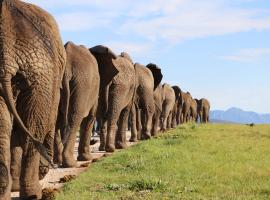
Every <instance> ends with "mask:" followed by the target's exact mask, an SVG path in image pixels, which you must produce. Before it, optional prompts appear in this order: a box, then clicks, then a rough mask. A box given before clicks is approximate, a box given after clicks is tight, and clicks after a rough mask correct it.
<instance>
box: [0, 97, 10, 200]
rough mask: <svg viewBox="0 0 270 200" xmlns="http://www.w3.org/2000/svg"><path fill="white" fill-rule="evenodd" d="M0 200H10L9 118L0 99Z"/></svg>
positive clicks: (2, 100)
mask: <svg viewBox="0 0 270 200" xmlns="http://www.w3.org/2000/svg"><path fill="white" fill-rule="evenodd" d="M0 110H1V112H0V132H1V134H0V152H1V154H0V199H1V200H2V199H3V200H7V199H11V197H10V190H11V176H10V167H9V166H10V137H11V129H12V124H11V117H10V113H9V111H8V108H7V106H6V104H5V101H4V99H3V98H2V97H0Z"/></svg>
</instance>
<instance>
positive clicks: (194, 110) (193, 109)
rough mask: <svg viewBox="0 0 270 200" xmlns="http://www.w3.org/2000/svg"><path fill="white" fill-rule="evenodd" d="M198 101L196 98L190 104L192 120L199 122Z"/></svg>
mask: <svg viewBox="0 0 270 200" xmlns="http://www.w3.org/2000/svg"><path fill="white" fill-rule="evenodd" d="M196 119H197V101H196V100H195V99H192V100H191V105H190V120H191V121H194V122H197V120H196Z"/></svg>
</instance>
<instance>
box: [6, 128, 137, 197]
mask: <svg viewBox="0 0 270 200" xmlns="http://www.w3.org/2000/svg"><path fill="white" fill-rule="evenodd" d="M129 138H130V132H129V131H127V139H129ZM93 139H96V140H98V142H97V143H96V144H95V145H93V146H91V152H92V157H93V159H98V158H101V157H102V156H104V154H105V153H106V152H105V151H99V150H98V147H99V143H100V142H99V137H93ZM127 144H128V146H131V145H134V144H135V143H134V142H127ZM106 154H108V153H106ZM77 155H78V139H77V142H76V147H75V151H74V157H75V158H77ZM91 162H92V161H82V162H78V166H79V167H77V168H57V169H50V171H49V173H48V174H47V175H46V177H45V178H44V179H43V180H42V181H40V184H41V185H42V188H43V189H44V188H54V189H59V188H61V187H63V185H64V183H60V179H61V178H63V177H64V176H66V175H75V176H78V175H79V174H80V173H82V172H83V171H85V170H86V169H87V168H88V167H90V165H91ZM84 164H85V165H87V164H89V166H83V167H82V166H81V165H84ZM11 197H12V200H18V199H19V192H12V193H11Z"/></svg>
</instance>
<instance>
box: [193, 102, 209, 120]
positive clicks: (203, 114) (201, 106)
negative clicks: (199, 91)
mask: <svg viewBox="0 0 270 200" xmlns="http://www.w3.org/2000/svg"><path fill="white" fill-rule="evenodd" d="M195 100H196V102H197V119H196V121H198V118H199V117H200V122H201V123H208V122H209V112H210V103H209V101H208V100H207V99H205V98H202V99H200V100H198V99H195Z"/></svg>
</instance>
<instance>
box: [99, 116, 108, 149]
mask: <svg viewBox="0 0 270 200" xmlns="http://www.w3.org/2000/svg"><path fill="white" fill-rule="evenodd" d="M99 124H100V132H99V137H100V145H99V151H105V144H106V137H107V120H103V119H102V120H100V121H99Z"/></svg>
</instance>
